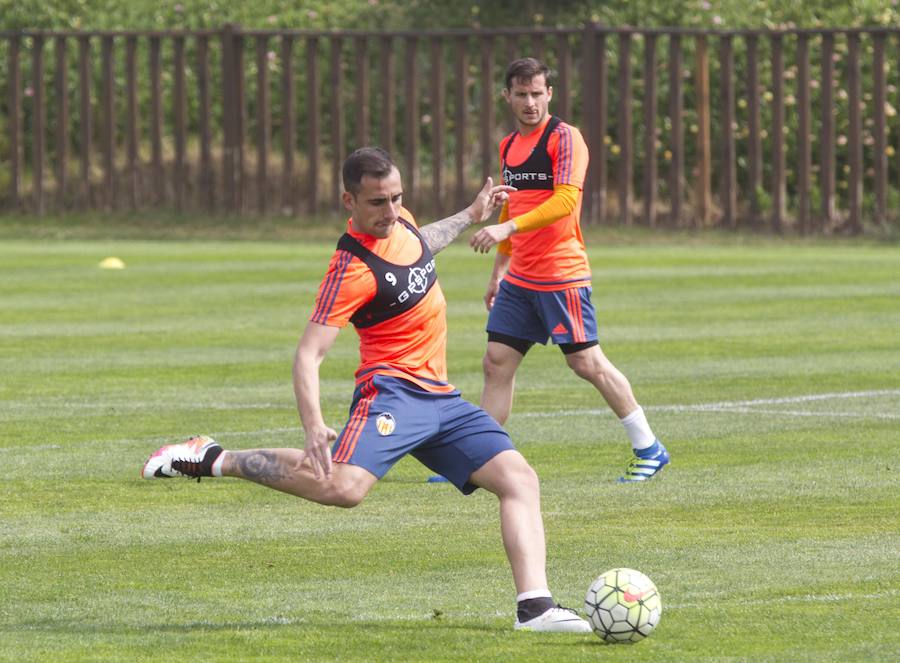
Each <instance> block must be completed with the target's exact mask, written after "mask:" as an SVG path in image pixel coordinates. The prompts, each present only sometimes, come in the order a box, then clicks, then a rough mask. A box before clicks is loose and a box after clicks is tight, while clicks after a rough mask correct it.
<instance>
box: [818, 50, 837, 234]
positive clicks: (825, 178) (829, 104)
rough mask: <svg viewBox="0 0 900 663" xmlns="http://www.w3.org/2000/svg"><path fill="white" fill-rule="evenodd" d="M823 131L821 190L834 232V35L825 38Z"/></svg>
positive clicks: (826, 219) (827, 219)
mask: <svg viewBox="0 0 900 663" xmlns="http://www.w3.org/2000/svg"><path fill="white" fill-rule="evenodd" d="M821 90H822V93H821V98H820V101H819V103H820V104H821V110H820V114H821V118H822V119H821V129H820V136H821V138H820V143H819V145H820V148H821V156H820V163H819V177H820V184H819V187H820V188H821V190H822V217H823V219H822V222H823V224H824V225H825V228H827V229H829V230H830V229H831V227H832V224H833V223H834V220H835V218H836V216H837V205H836V200H835V186H834V182H835V178H834V167H835V155H834V146H835V139H834V132H835V128H834V35H832V34H825V35H823V37H822V83H821Z"/></svg>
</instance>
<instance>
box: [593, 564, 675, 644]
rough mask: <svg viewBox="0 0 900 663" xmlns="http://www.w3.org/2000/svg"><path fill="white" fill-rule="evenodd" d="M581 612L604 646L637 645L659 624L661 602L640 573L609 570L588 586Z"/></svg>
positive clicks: (651, 582) (625, 570) (650, 582)
mask: <svg viewBox="0 0 900 663" xmlns="http://www.w3.org/2000/svg"><path fill="white" fill-rule="evenodd" d="M584 609H585V612H587V616H588V620H589V621H590V623H591V627H592V628H593V629H594V633H596V634H597V635H598V636H600V637H601V638H602V639H603V640H605V641H606V642H611V643H617V642H638V641H640V640H643V639H644V638H646V637H647V636H648V635H650V632H651V631H653V629H655V628H656V625H657V624H659V618H660V616H661V615H662V600H661V599H660V597H659V590H657V589H656V585H654V584H653V581H652V580H650V578H648V577H647V576H645V575H644V574H643V573H641V572H640V571H635V570H634V569H610V570H609V571H607V572H606V573H604V574H602V575H601V576H600V577H598V578H597V579H596V580H595V581H594V582H593V583H591V586H590V587H589V588H588V591H587V596H585V597H584Z"/></svg>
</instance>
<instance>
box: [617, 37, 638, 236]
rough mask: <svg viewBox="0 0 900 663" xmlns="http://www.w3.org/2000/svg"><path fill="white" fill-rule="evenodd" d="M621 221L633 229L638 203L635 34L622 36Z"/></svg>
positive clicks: (618, 120) (620, 85) (619, 185)
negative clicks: (634, 123) (633, 111)
mask: <svg viewBox="0 0 900 663" xmlns="http://www.w3.org/2000/svg"><path fill="white" fill-rule="evenodd" d="M618 57H619V71H618V83H619V112H618V116H617V122H618V127H619V132H618V133H619V136H618V140H619V149H620V150H621V151H620V153H619V181H618V183H617V184H618V187H619V219H620V220H621V223H622V224H623V225H626V226H630V225H631V223H632V215H631V205H632V202H633V200H634V188H633V185H632V178H633V177H634V142H633V138H632V128H631V123H632V119H631V118H632V114H631V105H632V104H631V100H632V95H631V33H630V32H623V33H620V34H619V53H618Z"/></svg>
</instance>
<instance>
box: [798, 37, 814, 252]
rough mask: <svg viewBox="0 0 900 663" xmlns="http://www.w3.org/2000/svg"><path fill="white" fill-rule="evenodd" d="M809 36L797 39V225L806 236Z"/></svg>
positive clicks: (809, 145) (809, 154)
mask: <svg viewBox="0 0 900 663" xmlns="http://www.w3.org/2000/svg"><path fill="white" fill-rule="evenodd" d="M810 115H811V113H810V95H809V37H808V36H807V35H799V36H798V38H797V132H798V134H799V135H798V138H797V150H798V154H797V162H798V165H797V228H798V229H799V231H800V233H801V234H803V235H806V234H808V233H809V231H810V213H811V211H812V209H811V203H810V174H811V172H812V141H811V137H810V130H811V124H810Z"/></svg>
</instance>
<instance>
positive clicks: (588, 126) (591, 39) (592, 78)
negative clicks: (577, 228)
mask: <svg viewBox="0 0 900 663" xmlns="http://www.w3.org/2000/svg"><path fill="white" fill-rule="evenodd" d="M598 39H599V37H598V35H597V24H596V23H585V26H584V31H583V32H582V36H581V67H580V69H579V73H580V78H581V99H582V101H581V124H582V131H583V132H584V141H585V143H586V144H587V148H588V155H589V157H590V161H589V162H588V169H587V173H585V178H584V191H583V194H582V201H581V222H582V223H584V224H588V225H593V224H594V223H596V221H597V218H596V215H597V182H598V177H597V171H598V170H599V169H600V160H599V159H600V157H599V152H598V151H597V150H598V147H597V145H598V143H602V141H601V140H600V138H601V137H599V136H598V133H599V128H598V127H597V123H598V119H597V118H598V114H599V109H598V108H597V104H596V103H595V100H596V98H597V87H598V85H597V75H596V65H595V63H596V59H597V50H596V46H597V40H598Z"/></svg>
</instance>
